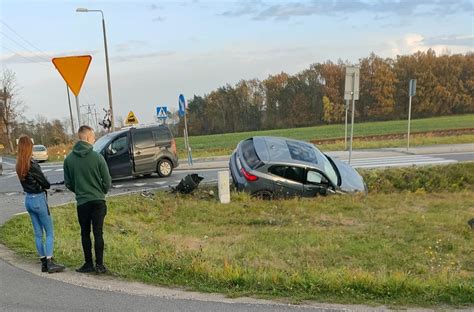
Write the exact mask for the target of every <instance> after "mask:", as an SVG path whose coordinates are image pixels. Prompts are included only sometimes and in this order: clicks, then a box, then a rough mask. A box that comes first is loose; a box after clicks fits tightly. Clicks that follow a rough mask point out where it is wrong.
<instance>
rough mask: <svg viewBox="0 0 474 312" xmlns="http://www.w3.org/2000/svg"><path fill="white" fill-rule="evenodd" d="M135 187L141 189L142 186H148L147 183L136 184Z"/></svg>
mask: <svg viewBox="0 0 474 312" xmlns="http://www.w3.org/2000/svg"><path fill="white" fill-rule="evenodd" d="M133 185H135V186H138V187H141V186H144V185H146V183H134V184H133Z"/></svg>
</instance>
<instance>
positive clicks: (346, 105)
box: [344, 100, 349, 151]
mask: <svg viewBox="0 0 474 312" xmlns="http://www.w3.org/2000/svg"><path fill="white" fill-rule="evenodd" d="M344 110H345V111H346V118H345V126H344V150H345V151H347V112H348V111H349V101H348V100H346V104H345V105H344Z"/></svg>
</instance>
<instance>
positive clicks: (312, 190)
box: [303, 169, 330, 197]
mask: <svg viewBox="0 0 474 312" xmlns="http://www.w3.org/2000/svg"><path fill="white" fill-rule="evenodd" d="M328 188H330V183H329V181H328V180H327V178H326V177H325V176H324V175H323V174H322V173H321V172H319V171H316V170H312V169H309V170H308V171H307V172H306V178H305V182H304V185H303V197H314V196H317V195H326V193H327V190H328Z"/></svg>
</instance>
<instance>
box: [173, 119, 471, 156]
mask: <svg viewBox="0 0 474 312" xmlns="http://www.w3.org/2000/svg"><path fill="white" fill-rule="evenodd" d="M473 127H474V115H472V114H471V115H460V116H449V117H437V118H426V119H414V120H412V122H411V132H412V133H415V132H420V131H432V130H444V129H460V128H473ZM406 131H407V121H406V120H395V121H383V122H366V123H356V124H355V126H354V136H366V135H378V134H399V133H406ZM255 135H271V136H282V137H288V138H293V139H298V140H304V141H312V140H318V139H327V138H341V137H344V124H338V125H327V126H317V127H307V128H293V129H281V130H266V131H258V132H239V133H226V134H216V135H206V136H191V137H190V138H189V141H190V144H191V147H192V150H193V156H194V157H206V156H216V155H229V154H230V153H231V152H232V151H233V150H234V149H235V147H236V145H237V143H238V142H239V141H241V140H243V139H246V138H249V137H251V136H255ZM440 139H441V142H442V143H438V142H440ZM473 139H474V137H473V136H472V135H470V136H460V137H457V136H456V137H450V138H449V139H444V140H443V139H442V137H431V138H424V139H423V140H421V139H420V140H419V141H417V140H416V139H415V140H414V141H412V144H413V145H414V146H415V145H424V144H443V143H444V142H446V141H448V142H450V141H452V140H456V142H457V143H469V142H474V140H473ZM177 145H178V147H179V148H180V149H181V150H184V141H183V138H178V139H177ZM403 146H406V140H393V141H392V140H389V141H387V140H383V141H374V142H361V141H356V142H355V143H354V146H353V147H354V149H361V148H376V147H403ZM343 147H344V146H343V145H341V144H332V145H327V146H321V148H323V149H325V150H336V149H341V148H343ZM181 155H185V154H184V152H182V151H181V152H180V156H181Z"/></svg>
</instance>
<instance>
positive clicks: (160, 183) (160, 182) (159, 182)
mask: <svg viewBox="0 0 474 312" xmlns="http://www.w3.org/2000/svg"><path fill="white" fill-rule="evenodd" d="M153 183H155V184H158V185H163V184H165V183H166V182H165V181H158V182H153Z"/></svg>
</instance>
